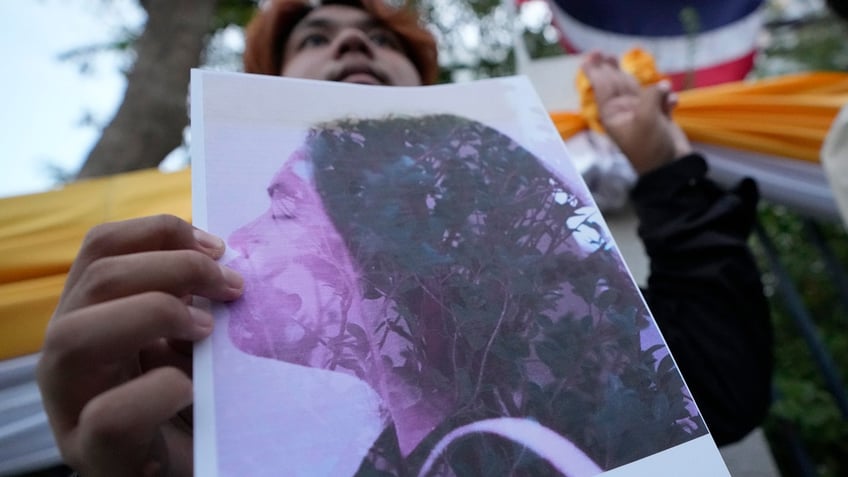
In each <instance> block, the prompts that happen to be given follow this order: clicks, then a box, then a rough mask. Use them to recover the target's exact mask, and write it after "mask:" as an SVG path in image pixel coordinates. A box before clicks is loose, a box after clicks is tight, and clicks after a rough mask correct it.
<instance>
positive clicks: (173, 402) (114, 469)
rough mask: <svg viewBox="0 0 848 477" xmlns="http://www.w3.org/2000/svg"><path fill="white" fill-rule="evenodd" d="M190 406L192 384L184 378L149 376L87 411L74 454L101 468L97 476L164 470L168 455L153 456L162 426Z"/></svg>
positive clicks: (166, 372)
mask: <svg viewBox="0 0 848 477" xmlns="http://www.w3.org/2000/svg"><path fill="white" fill-rule="evenodd" d="M191 402H192V384H191V380H190V379H189V378H188V377H187V376H186V375H185V374H183V373H182V372H180V371H179V370H177V369H175V368H157V369H155V370H152V371H150V372H149V373H146V374H144V375H142V376H139V377H138V378H137V379H134V380H133V381H130V382H127V383H125V384H123V385H121V386H119V387H116V388H113V389H110V390H109V391H107V392H105V393H103V394H101V395H99V396H97V397H96V398H94V399H92V400H91V401H90V402H89V403H88V404H87V405H86V406H85V408H84V409H83V411H82V413H81V414H80V421H79V426H78V427H77V429H76V430H75V431H74V436H73V441H74V442H73V448H75V450H76V452H75V454H76V455H78V456H80V458H81V460H83V461H84V462H88V463H91V462H97V463H99V464H100V465H102V467H101V468H98V469H97V470H96V473H97V474H98V475H138V474H140V473H141V472H139V470H142V469H143V470H152V469H154V468H157V467H159V468H165V467H167V465H168V462H167V455H166V454H165V453H164V452H162V453H157V452H155V450H156V446H155V444H156V443H157V441H161V439H162V435H161V434H160V432H161V430H160V429H161V426H162V425H163V424H164V423H166V422H167V421H168V420H169V419H170V418H171V417H173V416H174V415H175V414H176V413H177V412H179V411H180V410H181V409H183V408H185V407H186V406H188V405H189V404H191ZM163 451H164V449H163ZM84 469H85V465H83V466H82V468H81V469H80V470H81V471H82V475H86V473H85V470H84ZM94 473H95V472H92V474H94Z"/></svg>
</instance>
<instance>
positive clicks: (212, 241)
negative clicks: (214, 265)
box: [194, 229, 224, 250]
mask: <svg viewBox="0 0 848 477" xmlns="http://www.w3.org/2000/svg"><path fill="white" fill-rule="evenodd" d="M194 239H195V240H197V243H199V244H200V246H201V247H203V248H208V249H210V250H223V248H224V241H223V240H222V239H221V238H219V237H216V236H214V235H212V234H210V233H209V232H206V231H205V230H200V229H194Z"/></svg>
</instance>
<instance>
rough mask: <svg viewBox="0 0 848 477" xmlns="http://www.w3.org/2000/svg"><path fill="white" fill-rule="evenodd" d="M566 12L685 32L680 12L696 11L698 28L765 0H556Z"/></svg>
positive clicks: (615, 27)
mask: <svg viewBox="0 0 848 477" xmlns="http://www.w3.org/2000/svg"><path fill="white" fill-rule="evenodd" d="M553 1H554V2H555V3H556V4H557V5H558V6H559V7H560V8H561V9H562V10H563V11H564V12H565V13H567V14H568V15H569V16H571V17H572V18H574V19H576V20H578V21H580V22H581V23H584V24H586V25H588V26H592V27H595V28H598V29H600V30H605V31H609V32H615V33H621V34H627V35H638V36H649V37H657V36H677V35H683V34H685V33H686V29H685V28H684V26H683V23H682V22H681V20H680V13H681V11H682V10H683V9H684V8H686V7H692V8H694V9H695V11H696V12H697V19H698V23H699V31H700V32H705V31H710V30H713V29H716V28H720V27H722V26H724V25H727V24H728V23H732V22H734V21H736V20H739V19H741V18H743V17H745V16H747V15H750V14H751V13H752V12H753V11H754V10H756V9H757V8H759V7H760V6H761V5H762V3H763V0H688V1H681V0H553Z"/></svg>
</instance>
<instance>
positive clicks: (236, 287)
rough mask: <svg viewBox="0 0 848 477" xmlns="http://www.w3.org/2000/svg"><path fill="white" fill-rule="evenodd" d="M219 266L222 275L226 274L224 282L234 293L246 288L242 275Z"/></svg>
mask: <svg viewBox="0 0 848 477" xmlns="http://www.w3.org/2000/svg"><path fill="white" fill-rule="evenodd" d="M219 266H220V267H221V273H223V274H224V281H225V282H226V283H227V286H228V287H230V288H231V289H232V290H233V291H237V292H241V290H242V288H243V287H244V279H243V278H242V277H241V274H239V272H237V271H235V270H233V269H232V268H229V267H226V266H224V265H219Z"/></svg>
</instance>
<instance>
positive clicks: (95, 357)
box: [41, 292, 213, 375]
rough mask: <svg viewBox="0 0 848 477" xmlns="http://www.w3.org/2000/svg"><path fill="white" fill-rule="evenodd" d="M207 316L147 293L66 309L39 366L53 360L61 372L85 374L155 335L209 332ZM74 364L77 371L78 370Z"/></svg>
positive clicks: (154, 338) (122, 356) (203, 334)
mask: <svg viewBox="0 0 848 477" xmlns="http://www.w3.org/2000/svg"><path fill="white" fill-rule="evenodd" d="M212 327H213V319H212V315H211V314H210V313H209V312H207V311H205V310H201V309H199V308H196V307H192V306H186V305H185V304H184V303H183V302H182V301H181V300H179V299H178V298H176V297H174V296H172V295H169V294H167V293H162V292H149V293H143V294H138V295H133V296H129V297H126V298H121V299H117V300H112V301H108V302H105V303H100V304H97V305H93V306H90V307H88V308H86V309H84V310H78V311H76V312H72V313H69V314H68V315H67V316H66V317H64V318H63V319H62V320H58V321H56V322H54V323H51V324H50V326H49V327H48V329H47V334H46V336H45V340H44V347H43V351H42V359H41V360H42V362H43V366H44V367H49V366H50V365H51V364H52V363H53V362H56V364H57V365H59V366H61V367H62V370H63V374H64V375H69V374H75V373H76V372H79V373H82V374H84V373H85V372H86V369H89V368H91V367H94V366H96V365H98V364H101V363H106V364H108V363H112V362H115V361H120V360H123V359H126V358H128V357H132V356H135V355H136V354H137V353H138V352H139V350H140V349H142V348H143V347H145V346H149V345H150V344H152V343H154V342H156V341H157V340H159V339H163V338H164V339H175V340H186V341H196V340H199V339H202V338H205V337H206V336H208V335H209V334H210V333H211V332H212ZM77 368H79V369H77Z"/></svg>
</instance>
